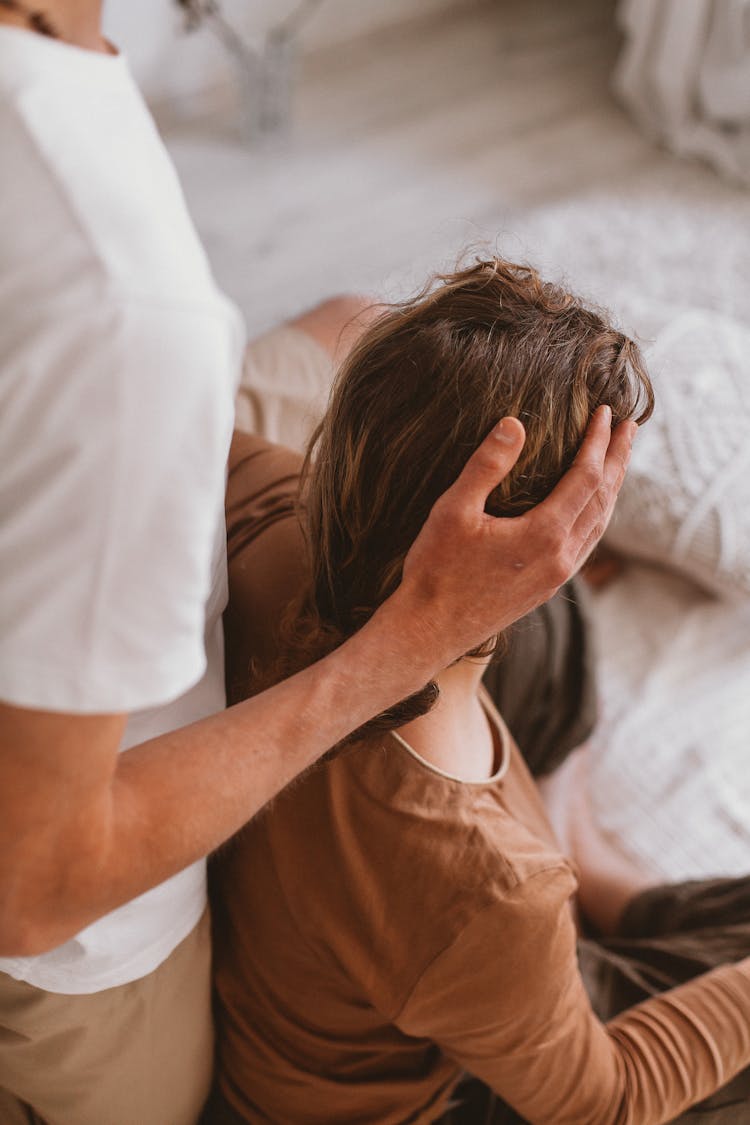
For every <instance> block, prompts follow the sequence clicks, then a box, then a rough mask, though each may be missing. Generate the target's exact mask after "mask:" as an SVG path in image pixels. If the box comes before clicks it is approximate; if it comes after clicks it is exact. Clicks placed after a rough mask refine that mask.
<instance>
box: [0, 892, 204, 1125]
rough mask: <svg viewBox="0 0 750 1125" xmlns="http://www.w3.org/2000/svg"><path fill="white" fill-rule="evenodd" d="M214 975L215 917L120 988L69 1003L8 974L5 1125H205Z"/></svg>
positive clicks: (0, 987)
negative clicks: (201, 1123)
mask: <svg viewBox="0 0 750 1125" xmlns="http://www.w3.org/2000/svg"><path fill="white" fill-rule="evenodd" d="M210 969H211V947H210V923H209V915H208V911H206V912H205V914H204V915H203V918H202V919H201V921H200V922H199V924H198V925H197V926H196V928H195V929H194V930H193V931H192V933H190V934H188V936H187V937H186V938H185V940H184V941H183V942H181V944H180V945H178V947H177V949H175V951H174V953H172V954H171V956H170V957H168V958H167V960H166V961H165V962H164V964H163V965H160V966H159V967H158V968H157V969H155V970H154V972H152V973H149V975H148V976H146V977H143V978H142V979H141V980H137V981H133V982H132V983H131V984H125V985H121V986H120V987H118V988H109V989H106V990H105V991H103V992H95V993H91V994H90V995H86V996H62V995H59V994H58V993H52V992H44V991H42V990H40V989H37V988H33V987H32V986H31V985H29V984H25V983H22V982H20V981H16V980H13V979H12V978H11V977H8V976H6V975H5V974H0V1125H37V1123H39V1122H40V1121H41V1122H44V1123H46V1125H195V1123H196V1121H197V1120H198V1117H199V1116H200V1113H201V1109H202V1107H203V1103H204V1102H205V1100H206V1097H207V1096H208V1091H209V1088H210V1085H211V1072H212V1069H213V1026H212V1021H211V980H210ZM30 1107H33V1110H32V1109H31V1108H30Z"/></svg>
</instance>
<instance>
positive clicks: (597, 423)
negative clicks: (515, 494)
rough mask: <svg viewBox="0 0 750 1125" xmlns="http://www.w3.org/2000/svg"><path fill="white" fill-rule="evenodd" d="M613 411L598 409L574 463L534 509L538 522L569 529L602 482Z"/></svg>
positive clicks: (601, 407)
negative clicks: (551, 522)
mask: <svg viewBox="0 0 750 1125" xmlns="http://www.w3.org/2000/svg"><path fill="white" fill-rule="evenodd" d="M611 425H612V411H611V409H610V408H609V407H608V406H600V407H599V409H598V410H597V411H596V413H595V414H594V417H593V418H592V419H591V421H590V422H589V427H588V429H587V430H586V434H585V437H584V439H583V441H582V442H581V448H580V449H579V450H578V453H577V454H576V459H575V461H574V462H573V464H572V465H571V467H570V468H569V469H568V471H567V473H566V474H565V476H564V477H562V479H561V480H560V481H559V482H558V483H557V484H556V485H555V487H554V488H553V489H552V491H551V492H550V494H549V496H547V497H546V499H544V500H542V502H541V503H540V504H537V506H536V508H535V509H534V511H535V514H536V516H537V517H538V518H539V520H540V521H542V522H544V521H548V520H550V519H552V518H554V523H555V524H556V525H560V526H563V527H572V526H573V524H574V523H575V522H576V520H577V519H578V517H579V516H580V514H581V512H582V511H583V510H584V509H585V508H586V507H587V505H588V504H589V503H590V502H591V499H592V497H594V496H595V495H596V494H597V492H598V490H599V489H600V488H601V485H602V483H603V481H604V467H605V463H606V456H607V450H608V448H609V444H610V439H611V437H612V430H611Z"/></svg>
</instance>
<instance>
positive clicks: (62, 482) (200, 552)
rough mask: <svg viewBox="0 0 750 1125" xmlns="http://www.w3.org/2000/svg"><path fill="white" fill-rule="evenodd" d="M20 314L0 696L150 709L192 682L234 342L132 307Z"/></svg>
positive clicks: (81, 706)
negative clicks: (23, 322)
mask: <svg viewBox="0 0 750 1125" xmlns="http://www.w3.org/2000/svg"><path fill="white" fill-rule="evenodd" d="M35 314H36V319H34V317H33V316H32V315H31V311H30V316H29V325H28V331H27V332H26V333H24V331H23V326H20V327H19V326H16V328H15V330H14V341H15V342H14V343H13V345H12V346H11V347H7V348H4V349H3V352H2V354H1V355H0V361H1V366H2V381H1V383H0V398H1V400H2V401H1V403H0V442H1V443H2V449H3V473H2V480H1V481H0V572H1V573H2V576H3V577H2V583H3V596H2V604H1V605H0V698H1V699H3V700H4V701H5V702H9V703H13V704H16V705H19V706H25V707H34V708H39V709H47V710H61V711H68V712H81V713H86V712H89V713H96V712H120V711H135V710H141V709H144V708H147V707H151V706H156V705H161V704H164V703H166V702H168V701H169V700H171V699H173V698H176V697H177V696H179V695H181V694H182V693H183V692H184V691H186V690H187V689H188V688H189V687H190V686H191V685H192V684H193V683H195V682H196V681H197V680H198V679H199V678H200V677H201V675H202V673H203V670H204V667H205V652H204V625H205V620H206V613H207V608H208V603H209V600H210V598H211V597H212V593H211V591H212V589H214V590H216V589H218V588H220V587H221V588H223V583H222V582H221V581H220V579H221V572H222V570H223V568H224V556H223V552H222V548H221V543H222V541H223V496H224V479H225V465H226V455H227V450H228V447H229V439H230V436H231V426H232V418H233V408H232V398H233V378H234V373H235V369H236V366H237V363H238V361H239V343H240V341H239V339H238V336H239V333H238V331H237V329H236V327H235V326H234V325H233V323H232V322H231V321H230V320H229V319H228V318H226V317H224V316H222V315H221V313H220V310H219V309H218V307H217V309H216V311H215V312H214V311H207V310H206V309H205V308H203V307H200V308H198V309H196V310H193V309H192V308H189V307H182V306H180V305H178V304H175V305H170V304H169V303H167V302H165V303H163V304H158V303H156V302H149V301H140V300H137V299H133V300H128V299H122V300H114V299H108V298H106V297H105V298H104V299H103V300H102V302H101V304H100V305H98V306H96V307H92V308H91V310H90V311H89V312H88V313H87V314H85V315H84V316H81V315H80V312H79V310H78V309H76V310H75V316H71V317H68V318H66V317H65V315H64V313H63V312H62V311H60V310H59V309H58V310H57V311H56V314H55V316H54V318H51V320H50V325H48V326H47V327H45V325H44V319H43V317H44V314H43V313H41V312H40V311H39V310H35Z"/></svg>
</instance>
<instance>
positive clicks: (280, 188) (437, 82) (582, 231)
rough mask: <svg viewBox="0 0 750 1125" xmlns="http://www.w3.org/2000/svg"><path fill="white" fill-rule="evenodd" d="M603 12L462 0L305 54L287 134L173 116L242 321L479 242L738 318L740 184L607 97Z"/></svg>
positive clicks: (199, 214)
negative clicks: (252, 142)
mask: <svg viewBox="0 0 750 1125" xmlns="http://www.w3.org/2000/svg"><path fill="white" fill-rule="evenodd" d="M613 10H614V5H613V3H612V0H566V2H565V3H561V2H560V0H465V2H464V3H463V5H461V6H460V7H458V8H457V9H456V11H455V13H452V14H451V15H450V16H444V17H440V18H436V17H433V18H432V19H430V20H428V21H426V22H422V23H414V24H411V25H408V26H406V27H402V28H400V29H398V30H394V31H389V32H388V33H382V34H378V35H372V36H370V37H368V38H367V39H365V40H362V41H360V42H358V43H356V44H354V45H352V46H351V47H350V48H348V49H346V50H341V49H338V50H336V51H321V52H318V53H317V54H316V55H314V56H312V57H309V58H308V59H306V60H305V63H304V69H303V73H302V75H301V78H300V81H299V84H298V88H297V92H296V99H295V100H296V105H295V114H294V118H295V120H294V127H293V130H292V132H291V133H290V134H289V135H288V136H286V137H282V138H278V137H277V138H273V139H271V140H266V141H264V142H263V143H261V144H259V145H256V146H255V147H246V146H243V145H242V144H241V143H240V142H239V140H238V138H237V132H236V121H234V120H233V119H232V116H231V114H229V113H228V112H222V113H218V112H216V111H214V112H213V113H212V114H208V113H207V114H205V115H204V117H203V119H202V120H198V119H196V120H194V121H193V122H192V123H191V124H190V125H189V126H187V125H185V124H184V123H183V124H182V125H181V126H180V127H177V126H173V127H172V128H171V129H169V130H168V132H167V140H168V143H169V146H170V149H171V151H172V153H173V156H174V158H175V161H176V163H177V166H178V171H179V173H180V175H181V177H182V180H183V183H184V185H185V189H186V192H187V196H188V200H189V203H190V206H191V209H192V211H193V214H194V216H195V219H196V221H197V225H198V228H199V230H200V233H201V235H202V237H203V239H204V242H205V244H206V246H207V249H208V252H209V255H210V257H211V259H212V262H213V265H214V269H215V271H216V273H217V276H218V278H219V280H220V281H221V283H222V284H223V286H224V287H225V288H226V289H227V291H228V292H229V293H230V294H231V295H232V296H233V297H234V298H235V299H236V300H237V301H238V302H239V304H240V306H241V308H242V309H243V311H244V313H245V315H246V318H247V322H248V327H249V330H250V331H251V332H255V331H259V330H262V329H263V328H264V327H266V326H268V325H270V324H272V323H274V322H276V321H277V320H279V319H280V318H281V317H283V316H285V315H288V314H290V313H292V312H295V311H297V310H298V309H300V308H301V307H303V306H305V305H308V304H310V303H311V302H313V301H315V300H317V299H319V298H321V297H323V296H326V295H329V294H331V293H335V292H337V291H341V290H346V289H360V290H362V289H365V290H370V289H374V290H377V291H378V292H379V293H385V294H386V295H389V294H390V295H395V294H399V293H402V292H403V291H404V290H405V289H409V288H413V287H415V286H416V285H417V284H419V283H420V282H421V281H423V280H424V278H425V276H426V274H427V273H428V272H429V271H431V270H432V269H433V268H434V267H435V266H439V265H440V264H443V263H449V262H451V261H452V260H454V259H455V257H456V255H457V254H458V253H459V252H460V251H461V250H462V249H463V248H465V247H467V246H468V245H471V244H475V243H481V242H485V243H486V242H489V243H490V244H492V245H496V246H498V247H499V249H500V250H501V251H503V252H504V253H505V254H507V255H508V256H510V257H516V258H519V257H523V258H529V257H530V258H532V259H533V260H536V261H539V262H540V263H542V264H545V265H547V266H548V268H549V269H551V270H554V271H555V272H557V273H561V272H562V273H567V274H569V275H570V276H572V277H573V279H574V280H575V281H578V282H580V283H581V284H582V285H583V286H585V287H587V288H589V289H591V290H593V292H594V295H595V296H596V297H598V298H600V299H601V300H602V301H603V302H605V303H608V304H610V305H612V304H614V305H617V303H618V301H619V300H620V295H621V292H622V288H623V285H630V287H631V288H632V289H634V290H635V289H638V290H640V291H643V292H645V293H646V294H647V295H648V296H649V297H651V298H655V299H660V300H663V301H669V302H676V303H678V304H679V303H683V304H684V303H685V302H688V303H700V304H708V305H710V306H712V307H715V306H717V305H718V306H719V307H722V308H724V309H725V310H726V311H731V312H735V313H737V312H742V313H743V314H744V313H746V314H748V315H749V316H750V296H747V295H746V294H750V274H749V273H748V270H750V264H748V263H750V254H747V251H748V249H749V246H748V239H750V198H749V197H748V196H747V194H743V193H742V192H741V191H740V190H738V189H735V188H733V187H731V186H728V185H726V184H723V183H722V182H721V181H719V180H718V179H717V178H716V177H715V176H714V174H713V173H712V172H711V171H710V170H708V169H706V168H703V167H701V166H699V165H696V164H693V163H683V162H680V161H678V160H676V159H675V158H673V157H671V156H669V155H668V154H665V153H663V152H661V151H660V150H658V149H657V148H655V147H654V146H653V145H652V144H651V142H650V141H648V140H647V139H646V138H644V137H643V136H641V135H640V133H639V132H638V131H637V130H636V128H635V127H634V125H633V124H632V123H631V122H630V120H629V118H628V117H627V116H626V115H625V113H624V112H623V111H622V110H621V109H620V108H619V106H618V105H617V104H616V103H615V102H614V100H613V99H612V98H611V96H610V94H609V88H608V83H609V76H610V73H611V70H612V66H613V62H614V59H615V57H616V54H617V50H618V45H619V38H618V33H617V30H616V28H615V23H614V15H613ZM745 283H746V284H745ZM740 290H741V291H740Z"/></svg>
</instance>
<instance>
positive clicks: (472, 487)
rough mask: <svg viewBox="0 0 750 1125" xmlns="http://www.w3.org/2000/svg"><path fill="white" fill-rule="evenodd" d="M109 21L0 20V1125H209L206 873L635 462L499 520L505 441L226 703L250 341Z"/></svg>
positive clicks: (84, 7) (498, 434)
mask: <svg viewBox="0 0 750 1125" xmlns="http://www.w3.org/2000/svg"><path fill="white" fill-rule="evenodd" d="M40 2H41V0H40ZM100 14H101V13H100V3H99V2H98V0H44V3H43V9H42V10H41V11H37V10H36V8H33V9H32V8H31V7H30V6H29V5H27V4H26V3H20V2H16V0H0V135H1V137H2V150H1V151H2V160H3V177H2V192H1V193H0V261H2V267H3V269H2V277H1V278H0V449H1V450H2V454H1V455H2V472H1V473H0V573H1V574H2V599H1V601H0V700H1V701H2V702H1V703H0V1120H1V1121H2V1125H15V1123H16V1122H24V1121H31V1120H35V1118H34V1117H33V1115H32V1111H31V1110H29V1109H28V1108H25V1105H24V1103H26V1105H31V1106H33V1107H34V1110H35V1111H36V1112H37V1113H39V1114H41V1115H42V1117H44V1118H45V1119H47V1120H48V1121H49V1122H50V1125H183V1123H184V1125H190V1123H191V1122H194V1121H195V1119H196V1117H197V1114H198V1112H199V1109H200V1105H201V1102H202V1099H203V1097H204V1095H205V1092H206V1089H207V1085H208V1081H209V1077H210V1065H211V1028H210V1014H209V990H208V930H207V919H206V915H205V903H206V900H205V885H204V882H205V873H204V862H203V858H202V857H204V856H205V855H206V854H207V853H208V852H210V851H211V850H212V849H213V848H215V847H216V846H217V845H218V844H220V843H221V842H222V841H224V840H225V839H227V838H228V837H229V836H230V835H231V834H232V833H233V832H234V831H236V830H237V828H239V827H240V826H241V824H242V823H244V822H245V821H246V820H247V819H249V817H250V816H251V815H252V814H253V813H254V812H255V811H256V810H257V809H258V808H260V807H261V806H262V805H263V804H264V803H265V802H266V801H267V800H268V799H269V798H270V797H272V796H273V795H274V794H275V793H276V792H278V790H279V789H280V788H281V787H282V786H283V785H284V784H286V782H287V781H289V780H290V779H291V778H292V777H293V776H294V775H295V774H296V773H298V772H299V771H300V770H301V769H303V768H305V767H306V766H307V765H309V764H310V763H311V762H313V761H314V760H315V759H316V758H317V757H318V756H319V755H320V754H321V753H323V752H324V751H325V750H326V749H327V748H328V747H330V746H331V745H332V744H333V743H335V742H336V741H338V740H339V739H340V738H341V737H343V736H344V735H345V734H347V733H349V732H350V731H351V730H352V729H354V728H355V727H357V726H359V725H360V724H361V723H362V722H363V721H365V720H366V719H367V718H369V717H370V716H371V715H373V714H375V713H377V712H379V711H381V710H383V708H384V707H386V706H388V705H390V704H392V703H394V702H395V701H396V700H397V699H399V698H402V697H403V696H405V695H407V694H409V693H411V692H412V691H415V690H417V689H418V688H420V687H421V686H422V685H423V684H424V683H425V682H426V681H427V680H428V679H429V678H430V677H431V676H432V675H433V673H434V672H435V670H436V669H438V668H441V667H444V666H445V665H446V664H448V663H450V661H451V660H452V659H454V658H456V657H458V656H459V655H461V654H462V653H463V652H465V651H466V650H468V649H469V648H471V647H473V646H474V645H476V644H477V643H479V642H480V641H482V640H484V639H485V638H486V637H487V636H488V635H490V634H492V633H494V632H496V631H498V630H499V629H502V628H504V627H505V626H507V625H508V624H509V623H510V622H511V621H512V620H514V619H516V618H517V617H519V616H521V615H523V614H524V613H526V612H527V611H528V610H529V609H530V608H531V607H532V606H533V605H535V604H537V603H539V602H541V601H543V600H544V599H546V598H547V597H548V596H549V594H550V593H551V591H552V590H553V589H554V588H556V587H557V586H558V585H560V584H561V583H562V581H563V580H564V579H566V578H567V577H568V576H569V574H570V573H571V572H572V571H573V570H574V569H575V568H576V566H577V565H578V562H579V561H580V559H581V558H582V557H583V556H584V555H585V554H586V553H587V552H588V551H589V550H590V548H591V546H592V545H593V543H594V542H595V541H596V539H597V538H598V535H599V534H600V533H601V531H602V530H603V527H604V525H605V524H606V520H607V519H608V517H609V514H610V512H611V509H612V506H613V504H614V499H615V496H616V493H617V489H618V487H619V484H620V481H621V479H622V475H623V473H624V469H625V465H626V462H627V456H628V451H629V448H630V442H631V440H632V433H631V429H630V427H629V426H626V427H624V428H621V429H620V430H618V431H616V432H615V434H614V436H612V437H611V440H610V424H609V417H608V415H607V413H606V410H603V411H601V412H600V414H599V416H597V418H596V419H595V420H594V422H593V424H592V427H591V430H590V433H589V437H588V438H587V441H586V443H585V445H584V447H583V449H582V452H581V454H580V455H579V458H578V461H577V465H576V466H575V467H574V469H573V470H572V471H571V473H570V474H569V475H568V477H567V478H566V480H565V481H564V482H563V484H562V485H561V486H560V488H559V489H558V490H557V491H556V493H555V494H554V496H553V497H552V498H551V499H550V500H549V501H547V502H546V503H545V505H543V506H542V507H540V508H539V509H537V510H536V512H532V513H529V514H528V516H524V517H521V518H520V519H518V520H509V521H502V520H500V521H498V520H492V519H490V518H489V517H487V516H485V515H484V511H483V508H484V501H485V498H486V496H487V494H488V492H489V491H490V489H491V488H492V487H493V486H494V485H495V484H496V483H497V481H498V480H499V479H500V478H501V477H502V476H503V475H504V474H505V473H506V472H507V471H508V470H509V468H510V467H511V466H512V464H513V462H514V461H515V459H516V458H517V456H518V453H519V451H520V448H521V445H522V443H523V430H522V427H521V426H520V424H519V423H518V422H516V421H514V420H505V422H504V423H503V424H501V426H499V427H498V429H497V430H496V431H495V432H494V433H493V435H490V436H489V437H488V439H487V440H486V441H485V443H484V444H483V445H482V447H481V448H480V450H478V451H477V453H476V454H475V455H474V457H473V458H472V459H471V461H470V462H469V464H468V465H467V468H466V470H465V471H464V473H463V474H462V476H461V478H459V481H458V482H457V483H456V485H455V486H454V487H453V488H452V489H451V490H450V491H449V492H448V493H446V495H445V497H444V498H443V499H442V500H441V501H440V503H439V504H438V505H437V506H436V508H435V510H434V512H433V514H432V515H431V517H430V519H429V520H428V523H427V524H426V525H425V528H424V530H423V532H422V534H421V536H420V538H419V539H418V541H417V543H416V544H415V547H414V548H413V549H412V551H411V552H410V555H409V557H408V559H407V564H406V567H405V571H404V581H403V583H402V585H401V587H400V588H399V591H398V592H397V593H396V594H395V595H394V596H393V597H392V598H391V599H389V601H388V602H387V603H385V605H384V606H383V607H382V609H381V610H379V611H378V613H377V614H376V615H375V616H374V617H373V619H372V620H371V621H370V622H369V623H368V625H367V626H366V627H365V628H363V629H362V630H361V632H360V633H358V634H357V635H356V636H355V637H354V638H352V639H351V640H350V641H348V642H347V643H346V644H345V645H343V646H342V647H341V648H340V649H339V650H338V651H337V652H335V653H333V654H332V655H331V656H330V657H327V658H326V659H325V660H323V661H321V662H320V663H319V664H318V665H315V666H314V667H312V668H310V669H308V670H306V671H305V672H303V673H301V674H300V675H298V676H296V677H294V678H293V679H291V680H289V681H287V682H286V683H284V684H281V685H279V686H277V687H276V688H274V689H273V690H272V691H270V692H267V693H264V694H263V695H261V696H258V697H256V698H254V699H252V700H249V701H247V702H245V703H242V704H240V705H238V706H236V707H233V708H231V709H229V710H222V709H223V707H224V694H223V670H222V637H221V612H222V609H223V606H224V602H225V585H226V575H225V569H226V568H225V553H224V552H225V548H224V521H223V494H224V474H225V462H226V456H227V451H228V446H229V440H230V435H231V430H232V423H233V417H234V408H233V400H234V395H235V390H236V383H237V379H238V376H239V368H240V358H241V348H242V342H243V336H242V327H241V323H240V320H239V318H238V315H237V313H236V311H235V309H234V308H233V307H232V306H231V304H229V303H228V302H227V301H226V299H225V298H224V297H223V296H222V295H221V294H220V293H219V291H218V290H217V288H216V286H215V284H214V281H213V278H212V276H211V273H210V269H209V267H208V264H207V262H206V259H205V255H204V253H203V251H202V249H201V246H200V243H199V242H198V240H197V237H196V235H195V232H194V230H193V227H192V224H191V222H190V219H189V217H188V214H187V211H186V208H185V204H184V200H183V197H182V194H181V191H180V188H179V185H178V182H177V180H176V177H175V174H174V170H173V168H172V166H171V164H170V162H169V159H168V157H167V155H166V153H165V151H164V148H163V146H162V144H161V142H160V141H159V139H158V136H157V134H156V132H155V129H154V126H153V123H152V121H151V119H150V117H149V115H148V113H147V111H146V109H145V107H144V105H143V102H142V100H141V98H140V96H139V95H138V92H137V90H136V88H135V86H134V84H133V82H132V79H131V77H130V74H129V72H128V68H127V64H126V62H125V60H124V59H123V58H122V57H121V56H119V55H117V54H116V53H115V52H114V51H113V50H112V49H111V48H110V47H109V46H108V44H106V43H105V42H104V41H103V40H102V37H101V31H100ZM493 568H494V571H495V572H496V573H497V575H498V580H497V583H496V584H495V587H494V589H487V583H486V575H487V573H488V572H492V570H493ZM478 590H479V591H483V593H482V594H481V597H480V599H479V600H477V595H476V591H478ZM470 592H471V593H470ZM363 666H365V667H369V668H370V669H371V675H370V676H369V677H368V678H367V680H366V681H364V682H363V681H362V679H360V678H359V677H358V675H357V674H356V672H355V670H356V669H359V668H361V667H363ZM121 751H128V752H127V753H126V754H124V755H122V756H120V752H121Z"/></svg>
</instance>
